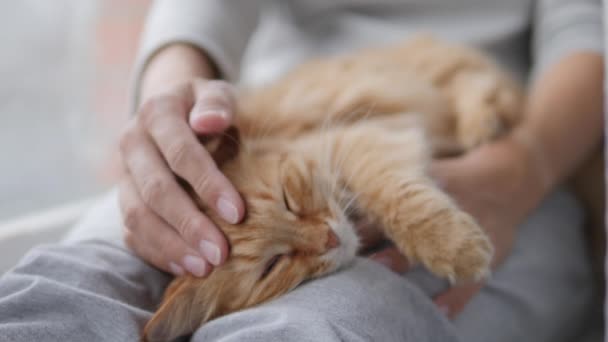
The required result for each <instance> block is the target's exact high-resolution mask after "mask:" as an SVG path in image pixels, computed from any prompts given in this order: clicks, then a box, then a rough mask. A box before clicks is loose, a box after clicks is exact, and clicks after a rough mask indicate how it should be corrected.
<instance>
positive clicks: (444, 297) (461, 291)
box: [434, 284, 483, 319]
mask: <svg viewBox="0 0 608 342" xmlns="http://www.w3.org/2000/svg"><path fill="white" fill-rule="evenodd" d="M482 287H483V284H471V285H465V286H458V287H453V288H451V289H449V290H447V291H446V292H444V293H442V294H440V295H439V296H437V297H435V299H434V302H435V305H437V308H438V309H439V311H441V312H442V313H444V314H445V315H446V316H448V318H450V319H453V318H455V317H456V316H457V315H458V314H459V313H460V312H462V310H463V309H464V308H465V307H466V305H467V304H468V303H469V302H470V301H471V299H472V298H473V297H474V296H475V295H476V294H477V293H478V292H479V291H480V290H481V288H482Z"/></svg>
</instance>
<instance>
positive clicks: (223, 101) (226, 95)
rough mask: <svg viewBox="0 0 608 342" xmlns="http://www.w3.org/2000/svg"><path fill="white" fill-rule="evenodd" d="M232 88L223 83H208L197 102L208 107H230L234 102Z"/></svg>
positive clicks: (215, 81)
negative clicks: (201, 101)
mask: <svg viewBox="0 0 608 342" xmlns="http://www.w3.org/2000/svg"><path fill="white" fill-rule="evenodd" d="M234 96H235V90H234V87H233V86H232V85H231V84H230V83H227V82H224V81H217V80H214V81H209V82H207V84H206V85H205V88H204V91H202V92H201V96H200V98H199V100H203V101H205V103H207V104H208V105H215V106H224V107H230V106H231V105H232V103H233V102H234Z"/></svg>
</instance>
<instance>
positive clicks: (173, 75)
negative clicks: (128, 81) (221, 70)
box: [139, 43, 217, 103]
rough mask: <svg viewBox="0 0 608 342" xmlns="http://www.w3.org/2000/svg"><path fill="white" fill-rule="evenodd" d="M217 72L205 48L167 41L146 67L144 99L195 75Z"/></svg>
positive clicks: (143, 85) (183, 82) (142, 99)
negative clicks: (168, 42) (203, 49)
mask: <svg viewBox="0 0 608 342" xmlns="http://www.w3.org/2000/svg"><path fill="white" fill-rule="evenodd" d="M216 75H217V73H216V71H215V67H214V65H213V63H212V62H211V60H210V59H209V58H208V57H207V55H206V54H205V53H204V52H203V51H202V50H200V49H198V48H197V47H194V46H192V45H188V44H182V43H175V44H170V45H167V46H166V47H164V48H162V49H160V50H159V51H158V52H157V53H156V54H155V55H154V56H152V57H151V58H150V61H149V62H148V64H147V65H146V67H145V69H144V71H143V74H142V79H141V87H140V89H139V95H140V96H139V99H140V103H141V102H143V101H145V100H146V99H148V98H150V97H152V96H155V95H158V94H161V93H165V92H167V91H168V90H170V89H174V88H175V87H177V86H179V85H183V84H187V83H190V82H192V81H193V80H194V79H197V78H207V79H211V78H214V77H215V76H216Z"/></svg>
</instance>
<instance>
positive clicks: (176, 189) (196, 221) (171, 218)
mask: <svg viewBox="0 0 608 342" xmlns="http://www.w3.org/2000/svg"><path fill="white" fill-rule="evenodd" d="M130 139H131V141H130V142H129V143H125V144H123V149H124V154H125V155H128V156H129V158H127V159H126V160H125V164H126V166H127V169H128V171H129V173H130V175H132V176H131V178H130V180H132V183H133V185H134V187H135V189H136V192H137V193H138V196H139V198H140V199H141V201H140V202H141V204H139V206H146V207H147V208H149V209H151V211H153V212H154V213H156V214H157V215H158V216H160V218H162V219H163V220H164V221H165V222H166V223H167V224H168V225H169V226H171V227H173V229H174V230H175V231H176V232H177V233H179V235H180V236H181V238H182V239H183V240H184V241H186V242H187V243H188V245H189V246H190V247H191V248H194V249H195V250H197V251H198V252H199V253H200V254H201V255H202V256H204V257H205V259H206V260H207V261H209V262H210V263H212V264H214V265H219V264H221V263H222V262H223V261H224V260H225V258H226V256H227V252H228V246H227V243H226V241H225V238H224V236H223V235H222V234H221V233H220V232H219V230H218V229H217V228H216V227H215V225H214V224H213V223H212V222H211V221H210V220H209V219H208V218H207V217H206V216H205V215H204V214H203V213H202V212H201V211H200V210H199V209H198V208H197V207H196V206H195V204H194V202H193V201H192V199H191V198H190V197H189V196H188V195H187V194H186V192H185V191H184V190H183V189H182V188H181V187H180V186H179V185H178V183H177V181H176V180H175V177H174V176H173V174H172V173H171V171H170V170H169V169H168V168H167V166H166V164H165V163H164V161H163V159H162V157H161V155H160V154H159V153H158V151H157V150H156V149H155V148H154V144H153V143H152V142H151V141H150V140H149V138H148V137H147V136H146V135H145V134H142V133H141V132H139V130H138V129H135V131H134V133H133V135H132V137H131V138H130ZM128 183H129V184H131V182H128ZM137 200H138V199H135V201H137ZM139 209H140V210H141V208H139ZM142 234H148V233H147V232H142Z"/></svg>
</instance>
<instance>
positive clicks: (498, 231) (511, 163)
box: [372, 137, 548, 317]
mask: <svg viewBox="0 0 608 342" xmlns="http://www.w3.org/2000/svg"><path fill="white" fill-rule="evenodd" d="M537 165H538V164H537V162H536V159H535V158H534V157H533V154H532V151H530V150H529V149H528V148H527V147H526V146H525V145H524V144H522V143H520V142H519V141H518V140H516V139H515V138H513V137H506V138H503V139H501V140H499V141H496V142H493V143H490V144H487V145H483V146H481V147H479V148H477V149H475V150H472V151H470V152H469V153H468V154H466V155H463V156H461V157H458V158H453V159H445V160H438V161H436V162H434V163H433V165H432V167H431V174H432V175H433V177H434V178H435V179H436V180H437V182H438V183H439V185H440V186H441V187H442V188H443V189H444V190H445V191H446V192H447V193H449V194H450V195H451V196H452V197H453V198H454V199H455V201H456V202H457V203H458V205H459V206H460V207H461V208H462V209H463V210H464V211H466V212H468V213H470V214H471V215H472V216H473V217H475V218H476V220H477V221H478V222H479V224H480V225H481V226H482V227H483V228H484V230H485V231H486V233H487V234H488V236H489V237H490V239H491V240H492V242H493V244H494V247H495V256H494V260H493V264H492V266H493V267H494V268H495V267H497V266H498V265H499V264H500V263H501V262H502V261H503V260H504V259H505V258H506V257H507V256H508V254H509V252H510V250H511V247H512V245H513V242H514V239H515V234H516V228H517V226H518V225H519V223H521V221H523V219H524V218H525V217H526V215H527V214H528V213H529V212H530V211H531V210H532V209H534V207H536V206H537V205H538V204H539V203H540V201H541V199H542V198H543V197H544V195H545V193H546V192H547V191H548V189H547V188H546V186H545V184H546V182H544V181H543V179H542V176H543V175H542V174H541V172H540V169H539V167H538V166H537ZM372 259H374V260H376V261H379V262H381V263H383V264H384V265H387V266H388V267H390V268H391V269H393V270H395V271H397V272H403V271H404V270H405V269H406V268H404V267H403V265H404V264H405V265H407V261H406V259H405V257H404V256H402V255H401V254H399V253H398V252H397V251H396V250H395V249H394V248H389V249H386V250H383V251H381V252H378V253H375V254H374V255H373V256H372ZM481 288H482V284H468V285H462V286H455V287H453V288H451V289H450V290H448V291H447V292H445V293H443V294H441V295H439V296H438V297H437V298H435V303H436V304H437V305H438V306H439V307H440V308H441V309H442V311H444V312H446V313H447V314H448V316H450V317H454V316H455V315H456V314H458V313H459V312H460V311H461V310H462V309H463V308H464V306H465V305H466V303H468V301H469V300H470V299H471V298H472V297H473V296H474V295H475V294H476V293H477V292H478V291H479V289H481Z"/></svg>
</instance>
